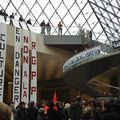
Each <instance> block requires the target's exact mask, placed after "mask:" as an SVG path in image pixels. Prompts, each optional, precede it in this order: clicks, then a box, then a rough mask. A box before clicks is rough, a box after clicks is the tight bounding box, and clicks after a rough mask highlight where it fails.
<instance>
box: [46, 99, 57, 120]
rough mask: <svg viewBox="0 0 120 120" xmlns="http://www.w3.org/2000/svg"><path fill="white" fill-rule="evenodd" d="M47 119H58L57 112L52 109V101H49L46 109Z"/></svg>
mask: <svg viewBox="0 0 120 120" xmlns="http://www.w3.org/2000/svg"><path fill="white" fill-rule="evenodd" d="M47 118H48V120H58V119H59V118H58V112H57V111H56V110H55V109H54V103H53V102H52V101H50V103H49V109H48V111H47Z"/></svg>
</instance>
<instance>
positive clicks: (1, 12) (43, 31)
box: [0, 9, 63, 35]
mask: <svg viewBox="0 0 120 120" xmlns="http://www.w3.org/2000/svg"><path fill="white" fill-rule="evenodd" d="M0 15H2V16H4V19H5V21H6V20H7V17H9V18H10V25H13V21H12V19H14V18H15V14H14V13H12V14H11V15H10V16H8V14H7V13H6V11H5V10H4V9H1V10H0ZM19 21H20V22H25V19H24V18H23V16H22V15H20V17H19ZM26 23H27V24H30V25H32V22H31V19H30V18H29V19H28V20H27V21H26ZM40 26H41V34H43V35H45V34H47V35H50V34H51V25H50V22H47V24H46V23H45V20H43V21H42V22H41V24H40ZM62 26H63V24H62V22H61V21H60V22H59V23H58V25H57V27H58V35H62Z"/></svg>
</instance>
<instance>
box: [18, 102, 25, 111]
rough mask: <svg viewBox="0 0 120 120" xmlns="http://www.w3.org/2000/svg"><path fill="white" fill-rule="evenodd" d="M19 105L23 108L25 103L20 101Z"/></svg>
mask: <svg viewBox="0 0 120 120" xmlns="http://www.w3.org/2000/svg"><path fill="white" fill-rule="evenodd" d="M19 106H20V108H22V109H24V108H25V107H26V103H25V102H23V101H22V102H20V103H19Z"/></svg>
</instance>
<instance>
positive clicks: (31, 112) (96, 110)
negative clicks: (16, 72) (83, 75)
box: [0, 96, 120, 120]
mask: <svg viewBox="0 0 120 120" xmlns="http://www.w3.org/2000/svg"><path fill="white" fill-rule="evenodd" d="M11 110H12V112H13V118H12V119H11V117H12V112H11ZM11 110H10V107H8V106H7V105H6V104H4V103H1V102H0V120H120V102H119V100H118V101H104V100H102V101H100V102H98V103H97V101H95V100H82V99H81V98H80V97H79V96H77V98H76V99H75V101H74V102H73V103H71V104H70V103H69V102H66V103H65V104H60V102H56V103H54V102H53V101H50V102H49V103H48V104H36V105H35V103H34V102H30V103H28V107H26V103H24V102H20V103H19V105H18V106H17V107H16V108H14V107H13V106H11Z"/></svg>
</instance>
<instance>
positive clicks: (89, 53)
mask: <svg viewBox="0 0 120 120" xmlns="http://www.w3.org/2000/svg"><path fill="white" fill-rule="evenodd" d="M100 51H101V46H97V47H94V48H91V49H88V50H86V51H83V52H81V53H79V54H77V55H75V56H73V57H72V58H70V59H69V60H68V61H66V62H65V64H64V65H63V72H65V71H67V70H69V69H71V68H73V67H74V66H76V65H78V64H82V63H84V62H88V61H89V60H91V59H93V58H94V57H96V56H98V55H100Z"/></svg>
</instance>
